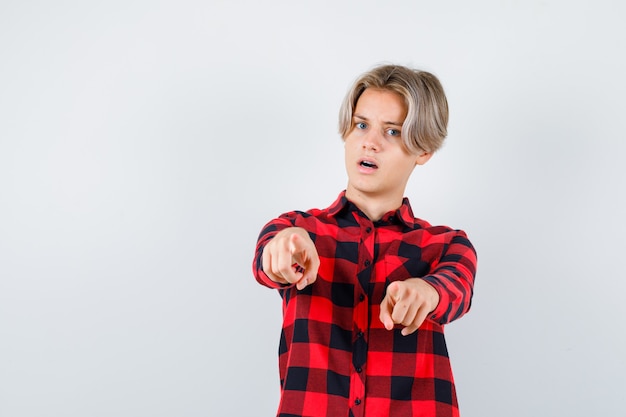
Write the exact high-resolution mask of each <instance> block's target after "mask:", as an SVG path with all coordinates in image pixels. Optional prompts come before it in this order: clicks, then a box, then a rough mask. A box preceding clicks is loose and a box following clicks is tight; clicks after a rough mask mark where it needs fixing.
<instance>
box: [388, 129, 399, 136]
mask: <svg viewBox="0 0 626 417" xmlns="http://www.w3.org/2000/svg"><path fill="white" fill-rule="evenodd" d="M387 134H388V135H389V136H400V135H401V132H400V131H399V130H398V129H387Z"/></svg>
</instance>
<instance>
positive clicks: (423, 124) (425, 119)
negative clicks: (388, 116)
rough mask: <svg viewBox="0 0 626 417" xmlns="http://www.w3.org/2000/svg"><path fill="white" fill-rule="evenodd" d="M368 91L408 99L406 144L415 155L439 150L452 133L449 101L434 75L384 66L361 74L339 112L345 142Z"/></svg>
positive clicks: (404, 131) (340, 127)
mask: <svg viewBox="0 0 626 417" xmlns="http://www.w3.org/2000/svg"><path fill="white" fill-rule="evenodd" d="M367 88H376V89H380V90H387V91H393V92H395V93H398V94H399V95H400V96H402V97H403V98H404V101H405V104H406V106H407V116H406V119H405V120H404V123H403V125H402V141H403V142H404V145H405V147H406V148H407V150H408V151H409V152H411V153H420V152H424V151H425V152H429V153H434V152H435V151H437V150H438V149H439V148H440V147H441V145H442V143H443V140H444V139H445V137H446V135H447V134H448V131H447V126H448V101H447V100H446V95H445V93H444V91H443V87H442V86H441V83H440V82H439V80H438V79H437V77H435V76H434V75H433V74H431V73H429V72H426V71H420V70H414V69H411V68H407V67H403V66H400V65H382V66H378V67H375V68H373V69H372V70H370V71H368V72H366V73H364V74H363V75H361V76H360V77H359V78H358V79H357V80H356V82H355V83H354V84H353V85H352V87H351V88H350V90H349V91H348V93H347V94H346V97H345V99H344V101H343V104H342V105H341V108H340V110H339V133H340V134H341V137H342V138H343V139H345V138H346V136H347V135H348V133H350V131H352V128H353V121H352V116H353V113H354V109H355V107H356V103H357V101H358V100H359V97H361V94H363V91H365V89H367Z"/></svg>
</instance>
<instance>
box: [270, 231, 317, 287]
mask: <svg viewBox="0 0 626 417" xmlns="http://www.w3.org/2000/svg"><path fill="white" fill-rule="evenodd" d="M297 266H300V267H301V268H296V267H297ZM319 266H320V259H319V256H318V255H317V249H316V248H315V244H314V243H313V241H312V240H311V238H310V237H309V234H308V233H307V231H306V230H304V229H303V228H301V227H289V228H287V229H284V230H281V231H280V232H278V233H277V234H276V236H274V238H273V239H272V240H270V241H269V243H268V244H267V245H265V248H264V249H263V272H265V274H267V276H268V277H269V278H270V279H271V280H272V281H274V282H278V283H281V284H296V288H297V289H299V290H301V289H303V288H304V287H306V286H307V285H309V284H312V283H313V282H315V280H316V279H317V271H318V269H319Z"/></svg>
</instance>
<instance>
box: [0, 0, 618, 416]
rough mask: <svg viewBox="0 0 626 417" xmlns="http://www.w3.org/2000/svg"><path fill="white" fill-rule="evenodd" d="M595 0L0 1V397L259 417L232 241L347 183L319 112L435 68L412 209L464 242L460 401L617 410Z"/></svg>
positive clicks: (39, 405)
mask: <svg viewBox="0 0 626 417" xmlns="http://www.w3.org/2000/svg"><path fill="white" fill-rule="evenodd" d="M624 14H625V6H624V5H623V3H622V2H620V1H617V0H616V1H597V0H596V1H591V0H589V1H582V0H581V1H572V0H569V1H565V0H563V1H537V0H527V1H514V0H509V1H499V0H493V1H487V0H477V1H440V2H434V1H429V2H426V1H358V2H357V1H319V0H316V1H307V2H295V1H283V2H280V1H275V2H255V1H247V2H242V1H239V2H238V1H228V2H227V1H224V2H220V1H199V0H197V1H148V0H130V1H129V0H125V1H107V2H104V1H103V2H96V1H89V2H86V1H77V0H74V1H72V0H68V1H56V2H46V1H17V0H16V1H7V0H3V1H1V2H0V416H2V417H22V416H23V417H26V416H28V417H34V416H63V417H74V416H75V417H84V416H107V417H108V416H117V417H126V416H128V417H137V416H146V417H148V416H149V417H158V416H271V415H274V413H275V410H276V406H277V401H278V368H277V346H278V336H279V332H280V299H279V297H278V295H277V294H276V293H274V292H273V291H271V290H268V289H266V288H264V287H261V286H259V285H258V284H257V283H256V281H254V279H253V277H252V273H251V262H252V256H253V250H254V245H255V242H256V237H257V235H258V233H259V231H260V229H261V227H262V226H263V225H264V224H265V222H266V221H268V220H269V219H271V218H273V217H275V216H277V215H278V214H280V213H282V212H285V211H288V210H292V209H303V210H305V209H309V208H312V207H320V208H322V207H326V206H328V205H329V204H330V203H331V202H332V201H333V200H334V199H335V197H336V195H337V194H338V193H339V192H340V191H341V190H342V189H343V188H344V187H345V184H346V176H345V172H344V167H343V148H342V144H341V140H340V139H339V136H338V134H337V132H336V124H337V111H338V108H339V104H340V102H341V100H342V98H343V95H344V93H345V92H346V90H347V88H348V87H349V85H350V84H351V83H352V81H353V80H354V79H355V77H356V76H357V75H359V74H360V73H362V72H363V71H366V70H368V69H370V68H371V67H372V66H373V65H375V64H379V63H384V62H394V63H400V64H405V65H410V66H414V67H418V68H422V69H425V70H429V71H432V72H434V73H435V74H436V75H437V76H439V78H440V79H441V81H442V83H443V85H444V87H445V89H446V91H447V94H448V100H449V103H450V109H451V120H450V126H449V137H448V139H447V140H446V145H445V146H444V148H443V150H442V151H441V152H439V153H438V154H436V155H435V157H434V158H433V159H432V160H431V161H430V162H429V163H428V164H426V165H425V166H424V167H419V168H418V169H417V170H416V171H415V173H414V176H413V178H412V180H411V182H410V183H409V187H408V189H407V193H406V194H407V196H408V197H410V198H411V201H412V204H413V208H414V210H415V212H416V215H418V216H419V217H423V218H425V219H427V220H429V221H431V222H432V223H438V224H446V225H450V226H453V227H456V228H462V229H465V230H466V231H467V232H468V234H469V236H470V238H471V239H472V241H473V243H474V244H475V246H476V248H477V250H478V253H479V272H478V277H477V281H476V294H475V298H474V305H473V308H472V310H471V311H470V313H469V314H468V315H467V316H465V317H464V318H462V319H461V320H459V321H458V322H455V323H453V324H451V325H450V326H448V328H447V332H448V343H449V348H450V354H451V357H452V363H453V368H454V371H455V376H456V380H457V389H458V394H459V401H460V405H461V410H462V413H463V416H464V417H488V416H493V417H502V416H509V417H517V416H591V415H595V416H602V415H614V416H615V415H624V414H626V406H625V405H624V402H623V394H624V389H625V388H626V361H625V359H624V356H625V355H624V353H625V352H626V341H625V338H624V333H625V330H624V329H625V327H626V326H625V325H624V321H625V320H624V316H625V315H626V304H625V302H624V293H625V292H626V283H625V282H626V280H625V274H624V268H623V263H624V261H623V259H624V257H623V252H624V249H625V248H626V243H625V236H626V226H625V221H624V217H623V216H624V213H626V203H625V191H624V189H625V187H624V182H625V180H626V169H625V166H624V161H623V159H624V154H625V153H626V146H625V143H624V135H625V133H624V132H625V131H626V121H625V120H626V118H625V117H624V113H625V110H626V106H625V104H624V100H625V97H626V81H625V78H624V74H625V73H626V62H625V59H624V51H625V50H626V45H625V43H626V42H625V40H626V29H625V26H624V21H623V18H624Z"/></svg>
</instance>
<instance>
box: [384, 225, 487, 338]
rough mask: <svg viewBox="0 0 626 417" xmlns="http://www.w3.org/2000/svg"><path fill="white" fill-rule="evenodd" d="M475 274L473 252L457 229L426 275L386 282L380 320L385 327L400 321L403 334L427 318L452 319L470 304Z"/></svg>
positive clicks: (414, 328)
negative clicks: (388, 283) (387, 285)
mask: <svg viewBox="0 0 626 417" xmlns="http://www.w3.org/2000/svg"><path fill="white" fill-rule="evenodd" d="M475 275H476V251H475V250H474V247H473V246H472V244H471V243H470V242H469V240H468V239H467V236H466V235H465V233H463V232H460V231H459V232H457V234H456V235H455V236H454V237H453V238H452V239H451V241H450V243H449V244H448V245H446V246H445V250H444V251H443V253H442V255H441V258H440V260H439V262H438V263H437V265H436V266H435V268H434V270H433V271H432V272H431V273H430V274H428V275H426V276H424V277H421V278H410V279H407V280H405V281H395V282H392V283H391V284H390V285H389V287H388V288H387V294H386V295H385V298H384V299H383V301H382V303H381V308H380V320H381V322H382V323H383V324H384V325H385V328H387V329H388V330H390V329H392V328H393V325H394V324H402V325H403V326H405V328H404V329H403V330H402V334H404V335H407V334H410V333H413V332H414V331H415V330H417V329H418V328H419V326H420V325H421V324H422V323H423V322H424V320H425V319H426V318H427V317H428V318H430V319H431V320H433V321H436V322H438V323H439V324H446V323H449V322H451V321H453V320H456V319H458V318H459V317H461V316H462V315H463V314H465V313H466V312H467V311H468V310H469V308H470V306H471V300H472V295H473V291H474V277H475Z"/></svg>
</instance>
